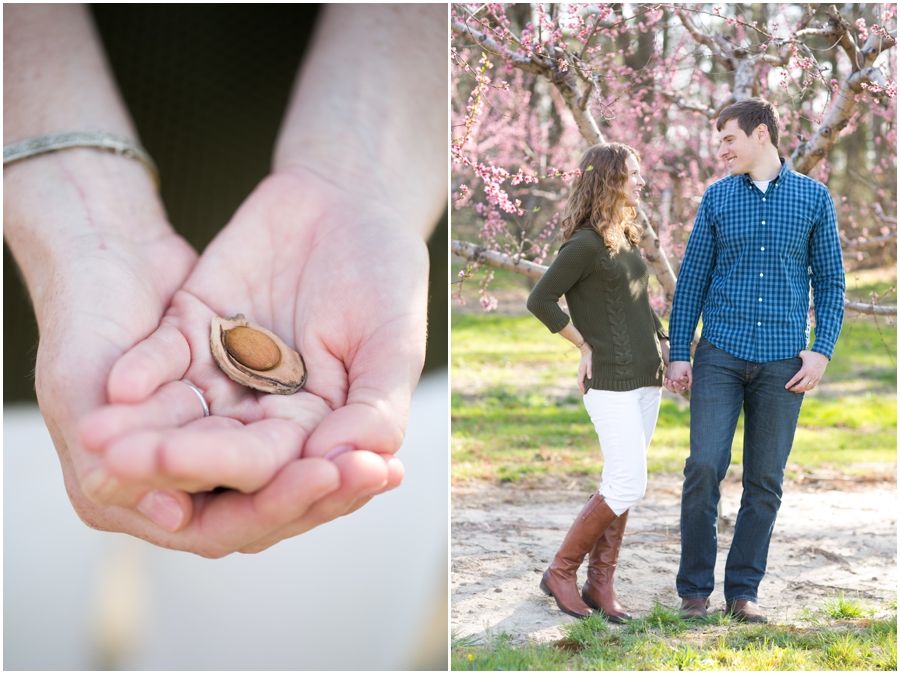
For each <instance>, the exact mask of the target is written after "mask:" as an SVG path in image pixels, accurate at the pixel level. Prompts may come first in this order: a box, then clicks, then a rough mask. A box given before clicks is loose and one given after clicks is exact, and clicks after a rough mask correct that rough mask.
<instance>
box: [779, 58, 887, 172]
mask: <svg viewBox="0 0 900 674" xmlns="http://www.w3.org/2000/svg"><path fill="white" fill-rule="evenodd" d="M864 82H865V83H872V84H877V85H878V86H880V87H884V86H885V85H886V83H887V82H886V80H885V78H884V74H883V73H882V72H881V70H879V69H878V68H866V69H865V70H859V71H857V72H855V73H853V74H852V75H850V76H849V77H848V78H847V79H846V80H844V83H843V85H841V89H840V91H839V92H838V94H837V97H836V99H835V102H834V105H833V106H831V110H829V111H828V116H827V117H826V118H825V121H824V122H822V124H821V125H820V126H819V128H818V129H816V133H815V134H814V135H813V137H812V139H810V140H808V141H806V142H804V143H800V144H799V145H798V146H797V147H796V149H795V150H794V152H793V154H791V156H790V159H788V168H791V169H793V170H795V171H797V172H798V173H802V174H804V175H806V174H808V173H809V172H810V171H811V170H812V169H813V167H815V165H816V164H818V163H819V161H820V160H822V158H824V157H825V155H827V154H828V153H829V152H830V151H831V148H833V147H834V145H835V143H837V141H838V136H840V134H841V131H842V130H843V129H844V128H845V127H846V126H847V125H848V124H849V123H850V118H851V117H852V116H853V113H854V112H856V109H857V108H858V107H859V103H857V102H856V95H857V94H858V93H860V92H862V91H863V88H862V87H861V86H860V85H862V84H863V83H864Z"/></svg>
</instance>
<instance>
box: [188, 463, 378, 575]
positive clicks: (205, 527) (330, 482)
mask: <svg viewBox="0 0 900 674" xmlns="http://www.w3.org/2000/svg"><path fill="white" fill-rule="evenodd" d="M382 463H383V462H382ZM340 487H341V473H340V470H339V469H338V467H337V465H335V463H333V462H331V461H325V460H324V459H300V460H297V461H292V462H291V463H290V464H288V465H287V466H285V467H284V469H282V470H281V472H279V473H278V475H277V476H276V477H275V479H273V480H272V482H271V483H269V484H268V485H267V486H266V487H265V488H264V489H261V490H260V491H259V492H258V493H256V494H242V493H240V492H237V491H229V492H225V493H223V494H216V495H213V496H211V497H210V496H208V495H202V496H201V495H197V496H195V499H198V500H199V501H201V502H202V504H203V505H202V509H201V510H200V512H199V513H198V514H197V515H195V517H194V519H193V521H192V522H191V524H190V525H189V526H188V527H187V528H186V529H185V531H184V534H185V535H186V536H194V537H196V538H198V539H200V540H203V541H206V542H207V543H206V548H205V549H204V550H202V551H201V554H205V555H206V556H209V557H220V556H223V555H225V554H228V553H230V552H233V551H234V550H242V551H245V552H258V551H259V550H264V549H265V548H266V547H269V546H270V545H273V544H274V543H277V542H278V541H280V540H283V539H284V538H288V536H280V535H275V534H274V532H276V531H278V530H280V529H282V528H283V527H285V526H288V525H290V524H291V523H295V522H297V521H299V520H300V519H301V518H302V517H303V516H304V515H305V514H307V513H308V512H309V511H310V509H311V508H312V506H313V505H314V504H315V503H317V502H319V501H321V500H322V499H323V498H325V497H326V496H328V495H329V494H331V493H333V492H335V491H336V490H338V489H340ZM310 528H312V527H310ZM297 533H303V532H302V531H298V532H297ZM292 535H297V534H292ZM260 540H271V543H269V544H268V545H264V546H261V547H258V549H247V546H250V545H254V544H255V542H256V541H260Z"/></svg>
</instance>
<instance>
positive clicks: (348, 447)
mask: <svg viewBox="0 0 900 674" xmlns="http://www.w3.org/2000/svg"><path fill="white" fill-rule="evenodd" d="M354 449H356V448H355V447H354V446H353V445H341V446H340V447H335V448H334V449H332V450H331V451H330V452H328V454H326V455H325V458H326V459H328V460H329V461H332V460H333V459H334V457H336V456H340V455H341V454H346V453H347V452H352V451H353V450H354Z"/></svg>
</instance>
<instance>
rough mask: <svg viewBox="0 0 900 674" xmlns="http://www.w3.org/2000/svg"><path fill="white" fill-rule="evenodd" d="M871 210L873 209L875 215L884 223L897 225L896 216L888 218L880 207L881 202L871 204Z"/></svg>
mask: <svg viewBox="0 0 900 674" xmlns="http://www.w3.org/2000/svg"><path fill="white" fill-rule="evenodd" d="M872 210H873V211H875V217H877V218H878V219H879V220H881V221H882V222H883V223H884V224H886V225H894V227H896V226H897V218H889V217H888V216H886V215H885V214H884V210H882V208H881V204H879V203H878V202H877V201H876V202H874V203H873V204H872Z"/></svg>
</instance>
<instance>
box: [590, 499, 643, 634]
mask: <svg viewBox="0 0 900 674" xmlns="http://www.w3.org/2000/svg"><path fill="white" fill-rule="evenodd" d="M627 522H628V511H627V510H626V511H625V512H623V513H622V514H621V515H619V517H618V518H617V519H616V520H615V521H614V522H613V523H612V524H610V525H609V527H607V529H606V531H604V532H603V534H602V535H601V536H600V538H598V539H597V542H596V543H594V547H593V548H592V549H591V554H590V557H589V558H588V569H587V582H586V583H585V584H584V587H583V588H582V589H581V597H582V599H584V603H585V604H587V605H588V606H590V607H591V608H593V609H597V610H598V611H600V613H601V614H603V615H605V616H606V618H607V620H609V622H611V623H622V622H625V621H626V620H631V616H630V615H628V613H627V611H625V608H624V607H623V606H622V605H621V604H620V603H619V600H618V599H617V598H616V591H615V589H614V588H613V574H614V573H615V571H616V564H617V563H618V561H619V550H620V549H621V547H622V537H623V536H624V535H625V524H626V523H627Z"/></svg>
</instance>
